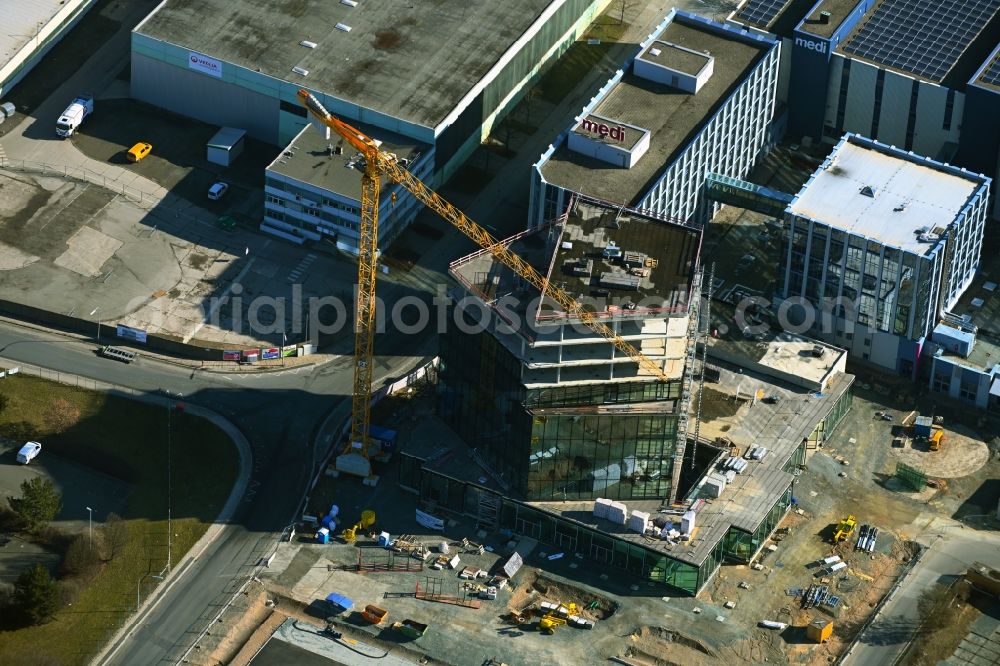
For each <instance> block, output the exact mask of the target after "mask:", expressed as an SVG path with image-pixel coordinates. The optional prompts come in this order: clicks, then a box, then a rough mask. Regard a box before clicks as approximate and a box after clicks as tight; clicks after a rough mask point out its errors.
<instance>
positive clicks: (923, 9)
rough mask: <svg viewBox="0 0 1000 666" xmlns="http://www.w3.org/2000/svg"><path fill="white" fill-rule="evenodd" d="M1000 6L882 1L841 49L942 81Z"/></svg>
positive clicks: (974, 0)
mask: <svg viewBox="0 0 1000 666" xmlns="http://www.w3.org/2000/svg"><path fill="white" fill-rule="evenodd" d="M998 8H1000V0H934V1H933V2H929V1H928V0H884V2H881V3H879V5H878V6H877V7H876V8H875V11H874V12H873V13H872V15H871V16H870V17H869V18H868V19H867V20H866V21H865V22H864V24H863V25H862V26H861V28H860V29H859V30H858V31H857V32H855V33H854V35H853V36H851V37H850V39H848V41H847V42H846V43H845V44H844V46H843V50H844V51H845V52H846V53H850V54H853V55H856V56H859V57H861V58H867V59H869V60H873V61H875V62H878V63H881V64H883V65H886V66H888V67H894V68H896V69H901V70H903V71H905V72H910V73H911V74H915V75H917V76H922V77H924V78H926V79H930V80H932V81H940V80H941V79H943V78H944V76H945V74H947V73H948V71H949V70H951V68H952V66H954V64H955V62H956V61H957V60H958V58H959V56H961V55H962V52H963V51H964V50H965V48H966V47H967V46H968V45H969V43H970V42H971V41H972V40H973V39H975V37H976V35H977V34H979V32H980V31H981V30H982V29H983V27H985V25H986V23H987V22H989V20H990V18H992V17H993V15H994V14H995V13H996V12H997V9H998Z"/></svg>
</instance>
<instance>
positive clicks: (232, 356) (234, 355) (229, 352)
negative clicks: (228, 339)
mask: <svg viewBox="0 0 1000 666" xmlns="http://www.w3.org/2000/svg"><path fill="white" fill-rule="evenodd" d="M222 360H223V361H238V360H240V350H239V349H226V350H224V351H223V352H222Z"/></svg>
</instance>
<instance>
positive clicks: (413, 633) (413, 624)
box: [392, 620, 427, 639]
mask: <svg viewBox="0 0 1000 666" xmlns="http://www.w3.org/2000/svg"><path fill="white" fill-rule="evenodd" d="M392 628H393V629H395V630H396V631H398V632H399V633H401V634H403V635H404V636H406V637H407V638H413V639H417V638H420V637H421V636H423V635H424V634H425V633H427V625H426V624H423V623H421V622H417V621H416V620H403V621H402V622H395V623H393V625H392Z"/></svg>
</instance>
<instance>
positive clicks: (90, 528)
mask: <svg viewBox="0 0 1000 666" xmlns="http://www.w3.org/2000/svg"><path fill="white" fill-rule="evenodd" d="M87 514H88V515H87V523H88V529H87V531H88V532H90V549H91V550H94V510H93V509H91V508H90V507H89V506H88V507H87Z"/></svg>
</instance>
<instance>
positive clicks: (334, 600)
mask: <svg viewBox="0 0 1000 666" xmlns="http://www.w3.org/2000/svg"><path fill="white" fill-rule="evenodd" d="M326 603H328V604H329V605H330V606H331V607H332V610H333V612H335V613H341V612H346V611H349V610H351V609H352V608H354V602H353V601H351V600H350V599H348V598H347V597H345V596H344V595H343V594H337V593H336V592H331V593H330V594H328V595H326Z"/></svg>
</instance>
